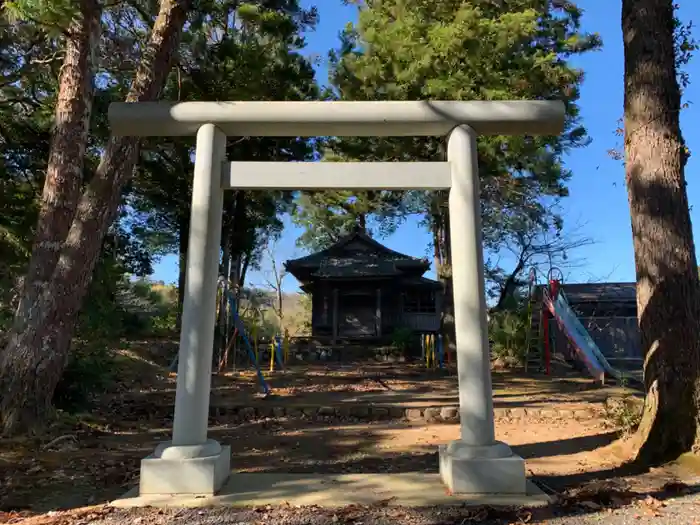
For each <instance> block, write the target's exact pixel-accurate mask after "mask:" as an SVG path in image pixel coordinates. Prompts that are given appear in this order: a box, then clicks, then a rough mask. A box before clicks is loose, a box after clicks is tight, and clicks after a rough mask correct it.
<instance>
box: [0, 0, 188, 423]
mask: <svg viewBox="0 0 700 525" xmlns="http://www.w3.org/2000/svg"><path fill="white" fill-rule="evenodd" d="M188 7H189V2H188V1H186V0H161V3H160V11H159V13H158V17H157V19H156V22H155V24H154V26H153V30H152V31H151V36H150V39H149V43H148V45H147V47H146V49H145V50H144V54H143V56H142V57H141V61H140V63H139V66H138V69H137V71H136V75H135V79H134V82H133V84H132V86H131V89H130V92H129V95H128V96H127V102H137V101H145V100H154V99H156V98H157V97H158V95H159V93H160V91H161V90H162V87H163V85H164V83H165V79H166V77H167V74H168V72H169V70H170V64H171V60H172V56H173V53H174V52H175V50H176V49H177V45H178V43H179V40H180V34H181V32H182V27H183V24H184V22H185V18H186V13H187V9H188ZM138 146H139V141H138V140H137V139H135V138H130V137H114V136H112V137H110V139H109V140H108V142H107V144H106V147H105V152H104V154H103V156H102V159H101V161H100V164H99V166H98V168H97V171H96V173H95V176H94V177H93V179H92V180H91V181H90V183H89V184H88V186H87V188H86V189H85V191H84V192H83V194H82V197H81V199H80V202H79V203H78V207H77V211H76V213H75V217H74V218H73V221H72V225H71V228H70V231H69V233H68V236H67V238H66V241H65V243H64V246H63V247H62V250H61V255H60V257H59V259H58V262H57V264H56V268H55V270H54V272H53V275H52V277H51V281H50V283H49V285H48V286H47V287H45V289H44V290H43V292H42V293H41V295H40V296H39V298H38V299H37V301H36V306H33V307H32V308H31V309H30V316H29V318H28V322H27V324H26V327H25V328H24V329H23V330H13V332H12V333H11V334H10V340H9V343H8V345H7V347H6V348H5V352H4V353H3V356H2V361H0V392H2V393H3V395H2V399H0V430H1V431H2V433H3V434H6V435H10V434H16V433H19V432H23V431H28V430H31V429H33V428H36V427H39V426H41V425H42V424H43V423H45V421H46V419H47V417H48V416H49V415H50V413H51V408H52V407H51V398H52V396H53V392H54V390H55V388H56V384H57V383H58V380H59V378H60V376H61V373H62V371H63V368H64V366H65V363H66V360H67V357H68V351H69V348H70V341H71V338H72V336H73V332H74V330H75V325H76V321H77V317H78V313H79V311H80V307H81V304H82V300H83V298H84V296H85V293H86V291H87V288H88V285H89V283H90V279H91V277H92V271H93V269H94V267H95V263H96V261H97V259H98V257H99V254H100V247H101V245H102V239H103V238H104V236H105V234H106V232H107V229H108V228H109V226H110V224H111V223H112V221H113V220H114V218H115V217H116V215H117V210H118V206H119V202H120V198H121V192H122V189H123V188H124V185H125V184H126V183H127V181H128V180H129V178H130V177H131V176H132V172H133V170H134V166H135V165H136V162H137V159H138Z"/></svg>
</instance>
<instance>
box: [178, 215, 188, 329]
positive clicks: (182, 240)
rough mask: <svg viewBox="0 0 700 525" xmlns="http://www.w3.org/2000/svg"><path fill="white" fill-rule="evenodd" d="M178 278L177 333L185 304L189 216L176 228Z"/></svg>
mask: <svg viewBox="0 0 700 525" xmlns="http://www.w3.org/2000/svg"><path fill="white" fill-rule="evenodd" d="M178 230H179V231H178V237H179V242H178V248H179V249H178V252H179V253H178V276H177V321H176V323H175V326H176V328H177V331H178V333H179V332H180V328H181V327H182V307H183V305H184V304H185V281H186V278H187V245H188V243H189V235H190V217H189V214H188V215H185V216H183V217H181V218H180V225H179V227H178Z"/></svg>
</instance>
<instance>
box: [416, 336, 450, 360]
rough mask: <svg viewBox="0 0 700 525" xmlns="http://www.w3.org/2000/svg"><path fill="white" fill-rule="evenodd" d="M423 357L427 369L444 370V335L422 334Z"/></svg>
mask: <svg viewBox="0 0 700 525" xmlns="http://www.w3.org/2000/svg"><path fill="white" fill-rule="evenodd" d="M420 343H421V357H422V359H424V360H425V367H426V368H436V367H437V368H444V364H445V359H444V357H445V356H444V346H443V344H442V334H434V333H428V334H421V341H420Z"/></svg>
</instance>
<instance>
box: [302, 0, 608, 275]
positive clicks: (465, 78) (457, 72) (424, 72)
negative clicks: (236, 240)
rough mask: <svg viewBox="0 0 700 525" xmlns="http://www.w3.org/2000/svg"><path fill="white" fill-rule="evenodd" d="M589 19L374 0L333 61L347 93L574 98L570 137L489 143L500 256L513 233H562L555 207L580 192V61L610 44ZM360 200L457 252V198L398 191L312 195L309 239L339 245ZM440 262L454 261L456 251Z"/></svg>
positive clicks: (352, 147) (395, 145)
mask: <svg viewBox="0 0 700 525" xmlns="http://www.w3.org/2000/svg"><path fill="white" fill-rule="evenodd" d="M581 16H582V13H581V10H580V9H578V8H577V7H576V5H575V4H574V3H573V2H553V1H549V0H514V1H509V2H493V1H491V0H477V1H473V2H462V1H457V0H367V1H366V2H363V3H362V6H361V7H360V15H359V22H358V23H357V25H355V26H350V27H348V29H347V30H346V31H345V33H344V35H343V38H344V41H343V43H342V45H341V47H340V49H338V50H337V51H336V52H334V53H333V54H332V56H331V59H332V64H331V66H332V67H331V82H332V84H333V87H334V90H335V96H336V97H338V98H340V99H343V100H452V99H456V100H522V99H543V98H544V99H560V100H563V101H564V102H565V104H566V108H567V121H566V128H565V131H564V133H563V134H562V135H561V136H556V137H532V136H512V137H506V136H493V137H485V136H482V137H479V142H478V148H479V164H480V172H481V180H482V188H481V189H482V195H481V197H482V216H483V226H484V242H485V246H486V248H487V249H488V250H489V251H490V252H491V253H493V254H497V253H498V252H499V251H500V250H501V249H503V247H504V244H505V243H507V242H510V241H511V239H510V238H508V235H509V233H510V232H522V231H523V230H527V229H533V228H535V229H537V228H545V229H550V228H551V224H552V222H556V221H557V220H558V219H559V218H558V217H551V216H550V215H551V214H550V213H549V211H550V210H551V206H549V205H548V204H547V202H548V200H550V201H551V200H553V199H554V200H556V199H558V198H561V197H564V196H566V195H567V194H568V192H567V189H566V182H567V181H568V179H569V178H570V176H571V173H570V172H569V171H568V170H567V169H566V168H565V166H564V165H563V163H562V156H563V155H564V153H566V152H567V151H569V150H571V149H572V148H577V147H581V146H583V145H585V144H587V142H588V138H587V135H586V131H585V129H584V128H583V127H582V126H581V125H580V122H579V109H578V106H577V103H576V102H577V100H578V98H579V86H580V84H581V82H582V80H583V72H582V71H580V70H578V69H576V68H574V67H573V66H571V64H570V63H569V59H570V58H571V57H572V56H575V55H579V54H581V53H585V52H588V51H591V50H595V49H597V48H599V47H600V39H599V38H598V36H597V35H591V34H586V33H584V32H582V31H581V28H580V22H581ZM327 147H328V148H329V149H330V150H331V151H332V152H333V154H334V155H335V156H336V157H339V158H343V159H354V160H364V161H386V160H402V161H412V160H419V161H440V160H444V156H445V144H444V139H443V138H435V137H425V138H421V137H417V138H413V137H411V138H362V137H360V138H345V137H344V138H338V139H332V140H329V141H328V144H327ZM351 201H354V203H353V209H354V210H357V209H359V210H360V211H362V212H363V213H368V214H370V215H371V216H372V218H373V219H375V220H376V221H377V222H378V223H380V224H388V227H389V230H390V229H391V227H394V225H395V224H397V223H400V221H401V220H403V218H404V217H405V216H406V215H408V214H419V215H420V216H421V217H422V218H423V220H424V224H425V225H426V226H428V227H430V228H431V230H432V231H433V234H434V242H435V243H436V244H449V238H448V235H449V234H448V233H446V232H445V231H444V228H443V226H442V225H445V224H447V220H448V217H447V206H446V201H447V192H410V193H405V192H403V193H402V192H397V193H394V194H393V195H390V196H387V195H382V196H381V199H380V200H379V201H377V200H376V199H373V198H369V199H368V198H367V196H366V195H364V194H352V195H348V194H347V193H343V192H337V193H335V192H334V193H330V192H327V193H325V195H324V197H323V198H320V197H314V198H313V199H312V198H305V200H303V201H302V202H301V203H300V206H299V209H300V210H301V211H300V212H299V213H298V217H297V223H298V224H300V225H302V226H303V227H305V228H306V230H307V232H308V233H307V234H305V236H304V237H302V239H301V241H300V242H302V243H303V244H304V245H312V244H313V243H315V242H318V239H324V240H323V242H324V243H326V244H327V241H325V239H326V238H328V237H329V235H328V234H327V231H336V232H337V233H336V235H337V234H338V233H342V232H343V231H344V230H346V229H347V224H348V223H352V222H353V213H352V210H347V209H346V208H347V203H348V202H351ZM383 201H388V204H386V203H385V202H383ZM329 210H331V211H329ZM334 210H335V211H336V212H335V213H333V211H334ZM337 210H341V211H340V215H341V217H340V218H339V217H337V215H338V214H339V213H338V212H337ZM355 215H357V213H356V212H355ZM336 228H338V229H339V230H336ZM441 228H443V229H442V230H441ZM312 247H313V246H312ZM440 263H441V264H444V265H449V250H446V251H445V254H444V258H443V260H441V261H440ZM447 273H449V272H447Z"/></svg>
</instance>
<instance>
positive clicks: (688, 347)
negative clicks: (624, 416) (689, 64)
mask: <svg viewBox="0 0 700 525" xmlns="http://www.w3.org/2000/svg"><path fill="white" fill-rule="evenodd" d="M622 32H623V40H624V49H625V158H626V164H625V171H626V181H627V190H628V195H629V204H630V212H631V216H632V235H633V238H634V256H635V265H636V272H637V307H638V316H639V327H640V331H641V340H642V348H644V351H645V370H644V375H645V377H644V380H645V386H646V394H647V395H646V401H645V406H644V414H643V417H642V422H641V425H640V427H639V430H638V433H637V436H636V437H637V439H638V445H639V449H638V454H637V459H638V460H639V461H640V462H643V463H646V464H657V463H661V462H665V461H667V460H671V459H675V458H676V457H677V456H678V455H679V454H681V453H683V452H686V451H689V450H691V449H692V448H693V447H694V446H695V445H696V443H697V434H698V431H697V430H698V359H699V356H700V329H699V327H698V319H700V307H699V305H700V294H699V293H698V292H699V283H698V272H697V264H696V259H695V246H694V244H693V234H692V229H691V223H690V213H689V210H688V196H687V193H686V183H685V174H684V166H685V161H686V156H685V151H684V146H683V140H682V137H681V131H680V124H679V112H680V108H681V94H680V89H679V86H678V82H677V79H676V67H675V54H674V41H673V32H674V13H673V6H672V0H623V1H622Z"/></svg>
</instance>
